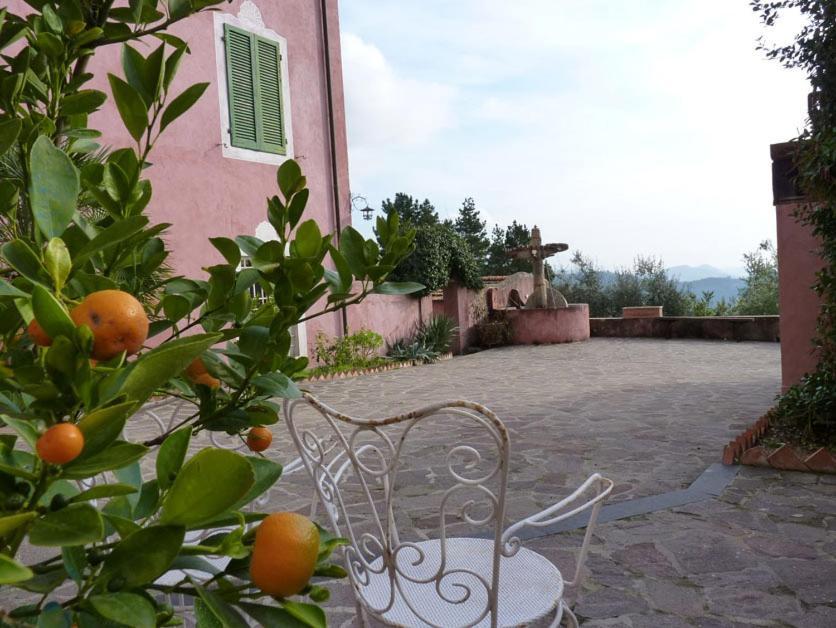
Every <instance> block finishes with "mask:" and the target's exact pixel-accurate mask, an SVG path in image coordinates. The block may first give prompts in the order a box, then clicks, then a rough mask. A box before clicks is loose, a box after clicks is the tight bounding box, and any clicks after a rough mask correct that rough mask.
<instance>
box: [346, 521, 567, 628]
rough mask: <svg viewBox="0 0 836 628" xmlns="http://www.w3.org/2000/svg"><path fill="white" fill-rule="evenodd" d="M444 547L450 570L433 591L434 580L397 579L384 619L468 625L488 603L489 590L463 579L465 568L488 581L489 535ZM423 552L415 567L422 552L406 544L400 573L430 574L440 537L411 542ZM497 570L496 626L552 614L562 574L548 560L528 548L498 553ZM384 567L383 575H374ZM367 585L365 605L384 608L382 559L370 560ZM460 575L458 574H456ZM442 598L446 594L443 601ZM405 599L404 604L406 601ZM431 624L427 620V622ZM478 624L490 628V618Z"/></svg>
mask: <svg viewBox="0 0 836 628" xmlns="http://www.w3.org/2000/svg"><path fill="white" fill-rule="evenodd" d="M446 542H447V547H446V553H447V555H446V571H447V573H448V574H449V575H448V576H447V577H446V578H445V579H443V580H442V581H441V582H440V586H439V589H440V590H436V586H435V582H425V583H418V582H412V581H409V580H405V579H400V581H399V589H400V590H399V591H398V593H397V594H396V598H395V602H394V603H393V604H392V607H391V608H390V609H389V610H388V611H387V612H385V613H384V614H383V616H382V619H383V620H384V621H386V622H387V623H390V624H394V625H397V626H409V627H410V628H413V627H414V628H417V627H419V626H420V627H422V628H423V627H425V626H432V625H437V626H452V625H463V624H467V623H468V622H469V621H470V620H471V619H472V618H473V617H477V616H478V615H479V614H480V613H481V612H482V609H484V608H485V607H486V605H487V601H488V594H487V591H486V590H485V589H484V588H483V587H481V586H478V585H477V584H476V579H475V578H473V577H467V576H466V574H465V571H461V572H458V571H457V570H466V571H469V572H474V573H477V574H481V575H482V577H484V578H485V579H486V580H487V581H488V582H490V576H491V572H492V569H491V565H492V562H493V555H494V541H493V539H474V538H450V539H447V541H446ZM414 545H415V547H417V548H419V549H420V551H421V552H423V561H422V563H421V565H420V566H415V565H414V564H413V561H414V560H415V559H416V558H418V557H419V556H420V554H419V552H418V551H416V550H410V549H408V548H404V549H403V550H401V552H399V555H398V567H399V568H400V569H401V570H402V571H403V572H407V573H408V572H409V571H412V572H413V574H411V575H413V577H414V575H415V572H417V573H421V572H425V571H426V572H427V575H429V572H431V571H433V569H438V566H439V565H440V564H441V542H440V541H439V540H431V541H422V542H420V543H415V544H414ZM500 561H501V566H500V571H499V588H498V592H499V595H498V598H499V599H498V604H497V606H498V618H497V623H498V625H499V626H519V625H521V624H528V623H531V622H533V621H537V620H538V619H542V618H544V617H546V616H547V615H549V614H551V613H552V612H553V611H554V610H555V607H556V606H557V602H558V600H560V599H561V598H562V596H563V577H562V576H561V575H560V571H558V569H557V567H555V566H554V565H553V564H552V563H551V562H549V560H548V559H546V558H545V557H543V556H541V555H540V554H538V553H537V552H533V551H531V550H529V549H526V548H520V550H519V551H518V552H517V553H516V554H515V555H514V556H511V557H510V558H508V557H502V558H501V559H500ZM378 570H382V573H373V572H375V571H378ZM369 572H370V576H371V577H370V578H369V584H368V586H365V587H361V588H362V592H363V596H364V597H365V599H366V601H367V602H368V606H367V608H369V607H372V608H373V607H377V608H382V607H384V606H385V605H386V604H387V602H388V599H389V591H390V588H391V584H390V580H389V576H388V573H387V572H386V571H385V570H383V559H382V558H378V559H377V561H375V562H374V563H372V565H371V569H370V570H369ZM457 575H458V577H456V576H457ZM461 585H465V586H469V587H470V595H469V597H468V598H467V600H466V601H464V602H462V603H455V602H457V601H459V600H460V599H461V598H462V597H464V594H465V593H464V590H463V589H462V588H461ZM444 598H447V600H452V601H453V602H450V601H445V599H444ZM407 600H408V602H407ZM410 605H412V606H414V607H416V608H419V609H420V612H421V613H422V614H423V616H424V618H425V619H426V620H427V621H425V619H422V618H421V617H418V616H417V615H416V614H415V613H414V612H413V611H412V609H411V608H410ZM428 622H431V623H428ZM475 625H476V626H479V627H484V626H490V625H491V619H490V617H487V616H486V617H484V618H483V619H482V620H481V621H480V622H479V623H478V624H475Z"/></svg>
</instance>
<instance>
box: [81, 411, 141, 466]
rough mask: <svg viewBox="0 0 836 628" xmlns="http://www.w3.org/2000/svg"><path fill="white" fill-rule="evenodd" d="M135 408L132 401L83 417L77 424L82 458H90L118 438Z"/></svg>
mask: <svg viewBox="0 0 836 628" xmlns="http://www.w3.org/2000/svg"><path fill="white" fill-rule="evenodd" d="M136 407H137V404H136V403H134V402H133V401H126V402H125V403H120V404H117V405H115V406H109V407H107V408H99V409H98V410H93V412H91V413H89V414H88V415H86V416H84V417H83V418H82V419H81V420H80V421H79V422H78V428H79V429H80V430H81V433H82V434H84V450H83V451H82V456H85V457H90V456H92V455H94V454H97V453H99V452H100V451H101V450H102V449H104V448H105V447H107V446H108V445H110V444H111V443H112V442H113V441H115V440H116V439H117V438H119V435H120V434H121V433H122V429H123V428H124V427H125V423H126V422H127V420H128V417H129V416H130V415H131V414H132V413H133V411H134V410H135V409H136Z"/></svg>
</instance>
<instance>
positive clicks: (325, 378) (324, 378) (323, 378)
mask: <svg viewBox="0 0 836 628" xmlns="http://www.w3.org/2000/svg"><path fill="white" fill-rule="evenodd" d="M452 357H453V354H452V353H445V354H444V355H440V356H439V357H438V360H436V361H437V362H441V361H442V360H449V359H451V358H452ZM421 364H425V362H421V361H418V360H404V361H402V362H393V363H392V364H384V365H383V366H375V367H372V368H365V369H353V370H351V371H342V372H340V373H331V374H329V375H316V376H314V377H306V378H305V379H301V380H299V382H300V383H301V382H330V381H332V380H335V379H346V378H348V377H359V376H360V375H373V374H375V373H385V372H387V371H394V370H396V369H402V368H409V367H410V366H419V365H421ZM431 364H432V363H431Z"/></svg>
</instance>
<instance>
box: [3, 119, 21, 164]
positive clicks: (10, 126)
mask: <svg viewBox="0 0 836 628" xmlns="http://www.w3.org/2000/svg"><path fill="white" fill-rule="evenodd" d="M22 124H23V122H22V121H21V120H20V118H12V119H11V120H6V121H5V122H0V155H5V154H6V151H8V150H9V149H10V148H11V147H12V145H13V144H14V143H15V140H17V136H18V135H20V128H21V126H22Z"/></svg>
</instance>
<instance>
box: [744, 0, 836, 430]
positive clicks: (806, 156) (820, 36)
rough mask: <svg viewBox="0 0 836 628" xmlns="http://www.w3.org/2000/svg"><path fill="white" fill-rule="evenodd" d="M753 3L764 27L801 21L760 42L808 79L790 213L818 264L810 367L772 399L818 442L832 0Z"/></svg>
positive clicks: (830, 265) (828, 368) (824, 397)
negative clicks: (796, 205) (808, 237)
mask: <svg viewBox="0 0 836 628" xmlns="http://www.w3.org/2000/svg"><path fill="white" fill-rule="evenodd" d="M751 6H752V8H753V10H754V11H755V12H756V13H758V14H759V16H760V18H761V21H762V22H763V24H764V25H765V26H767V27H772V26H774V25H775V24H776V22H779V21H780V19H781V18H782V17H784V16H788V17H790V19H792V20H793V21H794V22H795V21H796V20H797V19H798V16H799V15H800V16H801V27H800V29H799V31H798V32H797V33H796V35H795V39H794V41H793V42H792V43H790V44H787V45H783V46H777V47H768V46H766V45H764V43H763V41H762V42H761V45H760V49H761V50H764V51H765V52H766V56H767V57H768V58H770V59H775V60H777V61H779V62H780V63H781V64H782V65H784V66H785V67H788V68H796V69H801V70H802V71H803V72H804V73H805V74H806V76H807V79H808V80H809V82H810V86H811V87H812V94H811V96H810V102H811V105H812V106H811V107H810V111H809V119H808V120H807V121H806V126H805V129H804V131H803V132H802V133H801V135H800V136H799V137H798V138H797V152H796V156H795V164H796V166H797V167H798V177H797V181H796V183H797V185H798V186H799V187H800V188H801V190H802V191H803V192H804V194H805V196H806V198H807V200H808V202H807V203H805V204H804V205H802V207H801V208H800V209H799V211H798V213H797V219H798V220H799V221H800V222H801V223H802V224H804V225H807V226H809V227H810V229H811V231H812V232H813V234H814V235H815V236H817V237H818V238H819V240H820V242H821V247H820V250H819V253H820V255H821V258H822V260H823V262H824V267H823V268H822V270H820V271H819V272H818V274H817V281H816V284H815V286H814V287H813V289H814V290H815V291H816V293H817V294H818V295H819V296H820V297H821V301H822V306H821V308H820V310H819V316H818V320H817V327H816V332H817V334H816V340H815V344H816V350H817V353H818V356H819V363H818V365H817V367H816V370H815V371H814V372H813V373H811V374H809V375H808V376H806V377H805V378H803V379H802V381H801V382H800V383H799V384H798V385H797V386H794V387H793V388H792V389H791V390H790V391H788V392H787V394H785V395H784V396H783V397H782V398H780V399H779V402H778V407H777V409H776V411H777V414H778V415H779V416H780V417H782V418H783V419H784V420H794V421H796V422H797V424H798V425H799V426H802V427H803V428H804V429H805V430H806V431H807V432H808V434H809V435H810V436H811V437H813V438H817V439H820V440H821V441H823V442H828V441H832V440H833V438H834V434H836V412H834V402H833V399H834V395H836V392H834V391H836V385H835V384H834V382H836V178H834V177H833V171H834V167H836V19H834V16H836V3H834V2H833V0H770V1H769V2H765V1H761V0H752V2H751Z"/></svg>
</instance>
